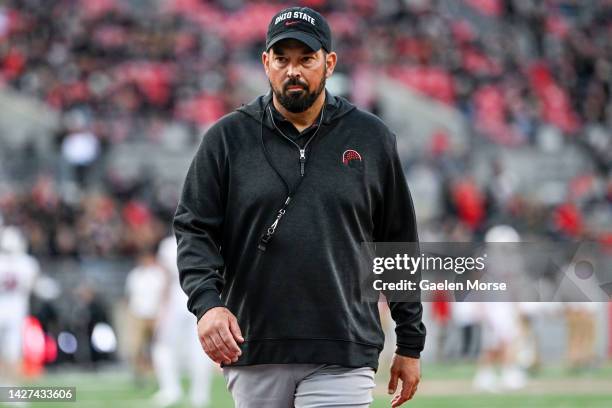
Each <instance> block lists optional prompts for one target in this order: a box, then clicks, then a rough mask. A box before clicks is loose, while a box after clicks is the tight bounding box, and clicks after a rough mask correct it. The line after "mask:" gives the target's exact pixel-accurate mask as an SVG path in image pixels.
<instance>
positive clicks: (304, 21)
mask: <svg viewBox="0 0 612 408" xmlns="http://www.w3.org/2000/svg"><path fill="white" fill-rule="evenodd" d="M287 38H293V39H295V40H298V41H301V42H303V43H304V44H306V45H307V46H308V47H309V48H311V49H312V50H313V51H318V50H319V49H320V48H323V49H325V51H327V52H330V51H331V49H332V38H331V30H330V29H329V24H327V21H325V18H324V17H323V16H322V15H321V14H319V13H317V12H316V11H314V10H313V9H311V8H309V7H289V8H286V9H284V10H281V11H279V12H278V13H276V15H275V16H274V17H272V20H271V21H270V24H269V25H268V33H267V35H266V51H269V50H270V47H272V46H273V45H274V44H276V43H277V42H279V41H280V40H285V39H287Z"/></svg>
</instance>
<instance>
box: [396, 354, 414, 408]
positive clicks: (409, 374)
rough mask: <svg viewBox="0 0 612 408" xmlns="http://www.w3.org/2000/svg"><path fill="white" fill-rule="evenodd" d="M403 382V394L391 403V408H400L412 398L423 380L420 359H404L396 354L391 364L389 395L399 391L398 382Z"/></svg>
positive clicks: (398, 395)
mask: <svg viewBox="0 0 612 408" xmlns="http://www.w3.org/2000/svg"><path fill="white" fill-rule="evenodd" d="M398 379H401V380H402V392H400V393H399V394H397V395H396V396H395V397H394V398H393V400H392V401H391V407H393V408H395V407H399V406H400V405H402V404H403V403H404V402H406V401H408V400H409V399H411V398H412V396H413V395H414V393H415V392H416V390H417V385H418V384H419V381H420V380H421V363H420V360H419V359H418V358H410V357H404V356H400V355H398V354H396V355H395V356H393V362H392V363H391V379H390V380H389V394H394V393H395V391H396V390H397V381H398Z"/></svg>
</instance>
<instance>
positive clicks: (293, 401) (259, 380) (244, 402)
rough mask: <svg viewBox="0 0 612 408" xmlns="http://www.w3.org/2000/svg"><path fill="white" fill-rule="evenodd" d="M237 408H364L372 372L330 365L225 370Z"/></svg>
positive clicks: (284, 365) (225, 368)
mask: <svg viewBox="0 0 612 408" xmlns="http://www.w3.org/2000/svg"><path fill="white" fill-rule="evenodd" d="M223 375H224V377H225V381H226V383H227V388H228V390H229V391H230V393H231V394H232V398H233V399H234V403H235V406H236V408H293V407H295V408H335V407H351V408H367V407H369V406H370V403H371V402H372V389H373V388H374V370H373V369H372V368H370V367H363V368H349V367H342V366H338V365H329V364H261V365H252V366H243V367H224V368H223Z"/></svg>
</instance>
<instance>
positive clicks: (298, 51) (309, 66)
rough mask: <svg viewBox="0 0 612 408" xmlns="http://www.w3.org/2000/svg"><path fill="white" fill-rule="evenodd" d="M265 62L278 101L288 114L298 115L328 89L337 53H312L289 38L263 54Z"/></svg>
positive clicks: (319, 51) (298, 42) (321, 50)
mask: <svg viewBox="0 0 612 408" xmlns="http://www.w3.org/2000/svg"><path fill="white" fill-rule="evenodd" d="M332 54H333V56H332ZM330 56H332V57H331V58H330ZM262 60H263V63H264V67H265V68H266V74H267V75H268V81H269V82H270V87H271V88H272V92H274V95H275V96H276V99H277V100H278V101H279V103H280V104H281V105H282V106H283V107H284V108H285V109H287V110H288V111H289V112H293V113H299V112H304V111H305V110H307V109H308V108H310V107H311V106H312V104H313V103H314V102H315V100H316V99H317V97H318V96H319V95H320V94H321V92H323V90H324V89H325V80H326V78H327V76H329V75H330V74H331V72H330V68H331V70H333V66H334V65H335V53H330V54H326V53H325V52H324V50H323V49H319V50H318V51H312V50H311V49H310V48H308V47H307V46H306V45H305V44H304V43H302V42H300V41H297V40H293V39H287V40H284V41H280V42H279V43H277V44H275V45H274V46H273V47H272V48H271V49H270V51H269V52H267V53H264V54H263V56H262ZM330 64H331V65H330Z"/></svg>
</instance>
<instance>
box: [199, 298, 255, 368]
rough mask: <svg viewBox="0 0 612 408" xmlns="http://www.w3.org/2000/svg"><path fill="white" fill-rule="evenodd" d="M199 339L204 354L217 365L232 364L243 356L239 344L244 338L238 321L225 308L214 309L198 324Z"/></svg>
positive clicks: (205, 314)
mask: <svg viewBox="0 0 612 408" xmlns="http://www.w3.org/2000/svg"><path fill="white" fill-rule="evenodd" d="M198 337H199V339H200V344H202V348H203V349H204V352H206V354H207V355H208V357H210V358H211V360H213V361H214V362H215V363H218V364H221V363H223V364H231V363H235V362H236V361H238V358H239V357H240V355H241V354H242V351H240V348H239V347H238V343H242V342H244V338H243V337H242V334H241V333H240V327H238V320H237V319H236V316H234V315H233V314H232V312H230V311H229V310H228V309H226V308H225V307H213V308H212V309H210V310H208V311H207V312H206V313H204V315H203V316H202V317H201V318H200V321H199V322H198Z"/></svg>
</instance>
